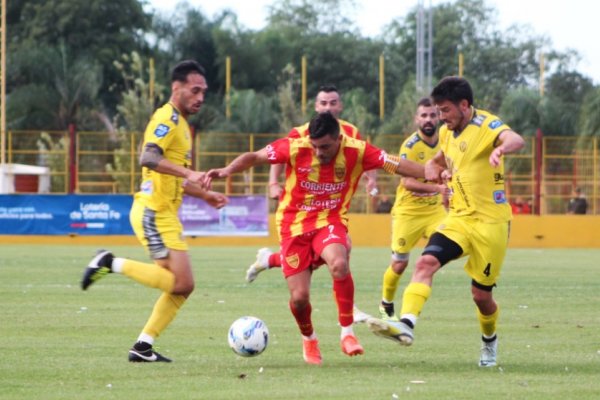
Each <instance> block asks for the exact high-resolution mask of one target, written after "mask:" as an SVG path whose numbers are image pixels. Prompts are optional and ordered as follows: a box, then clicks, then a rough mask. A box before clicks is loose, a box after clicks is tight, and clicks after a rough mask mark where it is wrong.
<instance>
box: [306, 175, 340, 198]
mask: <svg viewBox="0 0 600 400" xmlns="http://www.w3.org/2000/svg"><path fill="white" fill-rule="evenodd" d="M344 173H345V171H344ZM300 187H301V188H302V189H305V190H306V191H308V192H310V193H312V194H325V193H330V194H331V193H339V192H341V191H343V190H344V189H345V188H346V181H344V182H325V183H319V182H310V181H304V180H303V181H300Z"/></svg>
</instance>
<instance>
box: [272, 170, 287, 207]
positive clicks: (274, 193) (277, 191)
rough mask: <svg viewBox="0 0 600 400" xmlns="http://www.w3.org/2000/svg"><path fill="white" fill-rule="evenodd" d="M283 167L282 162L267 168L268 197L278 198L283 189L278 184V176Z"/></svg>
mask: <svg viewBox="0 0 600 400" xmlns="http://www.w3.org/2000/svg"><path fill="white" fill-rule="evenodd" d="M284 168H285V166H284V165H283V164H273V165H271V168H270V169H269V197H270V198H272V199H278V198H279V196H280V195H281V192H282V191H283V189H282V188H281V185H280V184H279V177H280V176H281V173H282V172H283V170H284Z"/></svg>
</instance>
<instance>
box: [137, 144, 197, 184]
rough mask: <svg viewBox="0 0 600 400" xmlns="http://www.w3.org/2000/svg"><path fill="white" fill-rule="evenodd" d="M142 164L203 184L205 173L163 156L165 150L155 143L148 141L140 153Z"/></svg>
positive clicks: (154, 169) (162, 172)
mask: <svg viewBox="0 0 600 400" xmlns="http://www.w3.org/2000/svg"><path fill="white" fill-rule="evenodd" d="M140 165H141V166H143V167H146V168H149V169H151V170H153V171H156V172H158V173H161V174H166V175H173V176H178V177H180V178H185V179H187V180H188V181H189V182H195V183H198V184H200V185H202V182H203V181H204V175H205V173H204V172H202V171H194V170H191V169H189V168H186V167H184V166H182V165H177V164H175V163H173V162H171V161H169V160H167V159H166V158H164V156H163V150H162V149H161V148H160V147H159V146H158V145H156V144H154V143H147V144H146V146H145V147H144V149H143V150H142V154H141V155H140Z"/></svg>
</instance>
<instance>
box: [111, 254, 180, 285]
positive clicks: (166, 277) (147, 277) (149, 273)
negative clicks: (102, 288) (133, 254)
mask: <svg viewBox="0 0 600 400" xmlns="http://www.w3.org/2000/svg"><path fill="white" fill-rule="evenodd" d="M122 260H123V266H122V269H121V273H122V274H123V275H125V276H128V277H129V278H131V279H133V280H134V281H137V282H139V283H141V284H142V285H146V286H150V287H153V288H158V289H160V290H162V291H163V292H167V293H171V292H172V291H173V286H175V275H173V273H172V272H171V271H169V270H167V269H165V268H162V267H160V266H158V265H156V264H146V263H142V262H139V261H133V260H128V259H122Z"/></svg>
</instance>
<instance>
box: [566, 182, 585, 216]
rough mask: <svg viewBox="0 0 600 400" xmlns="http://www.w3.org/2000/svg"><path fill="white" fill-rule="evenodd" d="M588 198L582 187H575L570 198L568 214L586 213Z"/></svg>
mask: <svg viewBox="0 0 600 400" xmlns="http://www.w3.org/2000/svg"><path fill="white" fill-rule="evenodd" d="M587 207H588V203H587V199H586V198H585V194H584V193H583V191H582V190H581V188H579V187H578V188H575V189H573V197H572V198H571V200H569V208H568V209H567V214H586V213H587Z"/></svg>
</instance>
